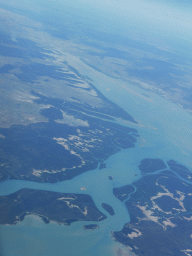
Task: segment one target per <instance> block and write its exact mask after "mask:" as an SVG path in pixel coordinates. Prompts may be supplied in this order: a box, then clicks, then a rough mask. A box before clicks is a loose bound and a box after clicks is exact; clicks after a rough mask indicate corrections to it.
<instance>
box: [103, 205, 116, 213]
mask: <svg viewBox="0 0 192 256" xmlns="http://www.w3.org/2000/svg"><path fill="white" fill-rule="evenodd" d="M102 207H103V208H104V209H105V210H106V211H107V212H108V213H109V214H110V215H111V216H113V215H115V212H114V210H113V207H112V206H110V205H109V204H105V203H102Z"/></svg>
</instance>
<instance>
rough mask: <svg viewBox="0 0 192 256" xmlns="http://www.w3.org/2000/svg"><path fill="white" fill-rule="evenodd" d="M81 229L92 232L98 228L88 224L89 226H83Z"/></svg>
mask: <svg viewBox="0 0 192 256" xmlns="http://www.w3.org/2000/svg"><path fill="white" fill-rule="evenodd" d="M83 228H84V229H85V230H94V229H97V228H99V226H98V225H96V224H90V225H84V226H83Z"/></svg>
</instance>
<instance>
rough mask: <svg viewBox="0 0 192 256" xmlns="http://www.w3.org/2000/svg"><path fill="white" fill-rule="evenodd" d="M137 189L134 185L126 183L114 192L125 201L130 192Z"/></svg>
mask: <svg viewBox="0 0 192 256" xmlns="http://www.w3.org/2000/svg"><path fill="white" fill-rule="evenodd" d="M134 191H135V188H134V186H133V185H125V186H123V187H119V188H114V189H113V194H114V195H115V196H116V197H117V198H118V199H119V200H120V201H121V202H123V201H124V200H125V199H127V198H128V197H129V194H130V193H133V192H134Z"/></svg>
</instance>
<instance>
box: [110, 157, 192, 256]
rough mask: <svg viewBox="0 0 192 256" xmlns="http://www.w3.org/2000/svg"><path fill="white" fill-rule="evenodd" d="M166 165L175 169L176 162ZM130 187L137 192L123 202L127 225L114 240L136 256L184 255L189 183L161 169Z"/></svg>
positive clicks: (191, 196) (191, 217) (191, 218)
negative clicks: (128, 216)
mask: <svg viewBox="0 0 192 256" xmlns="http://www.w3.org/2000/svg"><path fill="white" fill-rule="evenodd" d="M158 162H159V163H160V161H158ZM142 163H143V161H142ZM161 163H162V161H161ZM169 164H170V165H171V166H172V165H174V167H175V165H176V162H173V161H171V162H170V161H169ZM162 167H163V165H162V164H161V168H162ZM177 167H178V165H177ZM158 168H159V167H158ZM180 168H181V169H182V168H183V169H186V167H185V168H184V166H183V167H181V166H180ZM147 170H148V169H147ZM155 170H157V168H155ZM155 170H154V171H155ZM187 170H188V169H187ZM150 171H151V170H150ZM188 171H189V170H188ZM133 186H135V187H136V190H135V192H134V193H130V195H129V199H128V200H127V201H126V202H125V205H126V207H127V209H128V212H129V214H130V222H129V223H126V224H125V226H124V228H123V229H122V230H121V231H115V232H113V237H114V239H115V240H117V241H118V242H120V243H122V244H124V245H126V246H129V247H131V249H132V251H133V252H134V253H135V254H136V255H138V256H140V255H147V256H154V255H157V256H164V255H167V256H172V255H178V256H184V255H186V254H187V252H189V250H191V238H192V232H191V229H192V211H191V205H192V184H191V183H189V182H188V181H187V180H184V179H180V178H179V177H178V175H177V173H174V172H173V171H171V170H162V171H161V172H160V173H157V174H155V173H153V175H146V176H142V177H141V178H140V179H139V180H137V181H135V182H133Z"/></svg>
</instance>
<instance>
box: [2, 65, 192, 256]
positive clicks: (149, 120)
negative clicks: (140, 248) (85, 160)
mask: <svg viewBox="0 0 192 256" xmlns="http://www.w3.org/2000/svg"><path fill="white" fill-rule="evenodd" d="M79 63H80V62H78V61H76V62H75V64H74V62H71V63H70V64H72V66H74V67H75V68H77V69H78V70H79V71H80V72H81V73H83V74H84V75H87V76H89V77H90V78H91V79H93V80H94V81H95V83H94V84H95V86H96V87H97V88H98V89H99V90H100V91H101V92H102V93H103V94H104V95H105V96H106V97H107V98H108V99H110V100H111V101H113V102H115V103H117V104H118V105H119V106H121V107H122V108H123V109H125V110H126V111H127V112H128V113H129V114H131V115H132V116H133V117H134V118H135V119H136V120H137V121H138V123H139V124H138V125H135V124H131V123H129V122H123V121H122V120H118V122H119V123H123V124H124V125H128V126H129V127H134V128H136V129H137V130H138V131H139V133H140V135H141V138H139V140H138V143H137V145H136V147H135V148H133V149H127V150H122V151H121V152H118V153H117V154H115V155H113V156H111V157H109V158H108V159H107V161H106V165H107V168H106V169H102V170H99V169H98V168H97V169H95V170H93V171H89V172H86V173H84V174H82V175H80V176H78V177H76V178H74V179H73V180H71V181H64V182H60V183H56V184H40V183H36V182H28V181H16V180H10V181H5V182H3V183H1V195H7V194H10V193H13V192H15V191H17V190H18V189H21V188H36V189H43V190H51V191H57V192H67V193H87V194H89V195H91V196H92V198H93V200H94V202H95V204H96V206H97V207H98V208H99V210H101V211H102V212H103V213H104V214H106V215H107V217H108V218H107V219H106V220H104V221H102V222H98V223H97V224H98V225H99V227H100V228H99V229H96V230H94V231H88V230H84V229H83V225H84V224H93V223H94V222H89V223H87V222H86V223H84V222H77V223H73V224H71V226H64V225H58V224H56V223H50V224H48V225H47V224H45V223H44V222H42V221H41V220H40V218H38V217H37V216H27V217H26V218H25V219H24V221H22V222H21V223H18V224H17V225H15V226H2V227H1V228H0V229H1V233H0V234H1V240H2V244H1V246H2V256H17V255H18V256H24V255H25V256H26V255H28V256H32V255H33V256H34V255H41V256H45V255H46V256H51V255H59V256H60V255H71V256H77V255H78V256H85V255H91V256H96V255H103V256H109V255H117V250H118V247H121V245H120V244H118V243H117V242H115V241H114V240H113V239H112V237H111V231H117V230H121V229H122V228H123V226H124V224H125V223H126V222H128V221H129V214H128V212H127V209H126V208H125V206H124V204H123V203H121V202H120V201H119V200H118V199H116V198H115V197H114V195H113V193H112V190H113V187H118V186H123V185H126V184H129V183H132V182H133V181H134V180H136V179H139V177H140V171H139V169H138V164H139V162H140V161H141V160H142V159H143V158H148V157H150V158H155V157H158V158H161V159H163V160H165V161H166V160H169V159H175V160H176V161H178V162H180V163H182V164H183V165H185V166H186V167H189V168H190V167H191V166H192V150H191V149H192V146H191V141H192V131H191V127H192V118H191V116H190V115H189V114H188V113H187V112H186V111H184V110H183V109H181V108H180V107H178V106H176V105H175V104H173V103H171V102H169V101H167V100H166V99H163V98H161V97H160V96H158V95H154V94H153V93H150V92H145V91H143V90H142V89H140V88H138V87H134V86H132V85H130V84H126V83H124V82H121V81H119V80H115V79H112V78H110V77H107V76H105V75H103V74H101V73H99V72H97V71H95V70H93V69H91V68H89V67H88V66H86V65H85V64H83V63H80V64H81V65H80V64H79ZM107 88H109V89H110V90H108V89H107ZM106 89H107V90H106ZM143 93H145V94H147V95H148V97H147V96H145V95H143ZM136 173H137V174H138V175H137V176H135V174H136ZM109 175H111V176H113V180H112V181H110V180H109V179H108V176H109ZM81 187H85V188H86V190H84V191H82V190H81V189H80V188H81ZM102 203H107V204H110V205H111V206H112V207H113V209H114V211H115V215H114V216H110V215H109V214H108V213H107V212H106V211H105V210H104V209H103V208H102V207H101V204H102ZM123 250H125V251H126V249H125V248H123ZM125 255H132V253H131V252H129V251H128V250H127V251H126V254H125Z"/></svg>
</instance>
